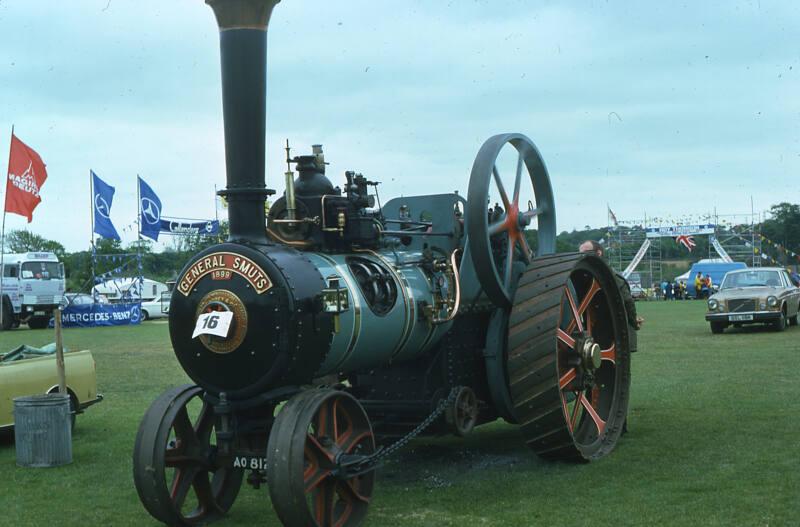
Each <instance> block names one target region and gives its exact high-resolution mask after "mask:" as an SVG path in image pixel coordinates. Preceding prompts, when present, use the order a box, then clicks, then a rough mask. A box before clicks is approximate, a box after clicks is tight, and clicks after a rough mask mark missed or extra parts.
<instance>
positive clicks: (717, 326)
mask: <svg viewBox="0 0 800 527" xmlns="http://www.w3.org/2000/svg"><path fill="white" fill-rule="evenodd" d="M723 331H725V324H724V323H723V322H711V333H713V334H714V335H719V334H720V333H722V332H723Z"/></svg>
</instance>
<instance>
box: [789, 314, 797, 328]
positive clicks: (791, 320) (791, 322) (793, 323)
mask: <svg viewBox="0 0 800 527" xmlns="http://www.w3.org/2000/svg"><path fill="white" fill-rule="evenodd" d="M789 325H790V326H796V325H797V315H795V316H793V317H789Z"/></svg>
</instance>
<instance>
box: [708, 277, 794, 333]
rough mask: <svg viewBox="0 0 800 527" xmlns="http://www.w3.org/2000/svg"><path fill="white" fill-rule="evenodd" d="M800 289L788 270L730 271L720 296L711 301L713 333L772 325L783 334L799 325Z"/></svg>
mask: <svg viewBox="0 0 800 527" xmlns="http://www.w3.org/2000/svg"><path fill="white" fill-rule="evenodd" d="M799 309H800V288H798V287H796V286H795V285H794V284H793V283H792V280H791V279H790V278H789V274H788V273H787V272H786V270H785V269H783V268H780V267H758V268H750V269H741V270H736V271H730V272H728V273H727V274H726V275H725V278H723V280H722V285H721V286H720V288H719V292H717V293H715V294H714V295H712V296H711V298H709V299H708V312H707V313H706V320H708V322H709V323H710V324H711V332H712V333H722V332H723V331H725V328H727V327H728V326H731V325H733V326H735V327H739V326H742V325H744V324H760V323H767V324H770V325H771V326H772V327H773V328H774V329H775V330H777V331H783V330H784V329H786V326H787V325H788V324H791V325H793V326H795V325H797V316H798V310H799Z"/></svg>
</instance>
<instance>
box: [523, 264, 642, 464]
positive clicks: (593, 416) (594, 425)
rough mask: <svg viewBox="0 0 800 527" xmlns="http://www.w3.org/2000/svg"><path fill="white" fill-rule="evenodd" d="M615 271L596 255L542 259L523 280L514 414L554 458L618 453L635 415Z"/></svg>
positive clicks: (531, 440) (528, 436)
mask: <svg viewBox="0 0 800 527" xmlns="http://www.w3.org/2000/svg"><path fill="white" fill-rule="evenodd" d="M627 331H628V329H627V324H626V321H625V316H624V305H623V300H622V297H621V295H620V292H619V289H618V287H617V284H616V280H615V277H614V275H613V272H612V271H611V269H609V267H608V266H607V265H606V264H605V263H604V262H603V261H602V260H601V259H600V258H597V257H596V256H592V255H588V254H566V255H553V256H549V257H544V258H537V259H536V260H534V262H533V264H532V265H531V266H530V267H528V269H527V270H526V271H525V273H524V274H523V276H522V277H521V278H520V281H519V286H518V288H517V291H516V295H515V298H514V306H513V308H512V311H511V318H510V320H509V325H508V375H509V382H510V387H511V397H512V400H513V402H514V413H515V415H516V417H517V419H518V421H519V424H520V425H521V429H522V432H523V435H524V436H525V440H526V442H527V443H528V445H529V446H530V447H531V448H532V449H533V450H534V451H536V453H537V454H539V455H541V456H543V457H546V458H551V459H569V460H592V459H598V458H600V457H603V456H604V455H606V454H608V453H609V452H611V450H613V448H614V446H615V444H616V442H617V440H618V439H619V436H620V433H621V431H622V426H623V423H624V422H625V417H626V415H627V411H628V396H629V387H630V352H629V348H628V344H627V342H628V337H627Z"/></svg>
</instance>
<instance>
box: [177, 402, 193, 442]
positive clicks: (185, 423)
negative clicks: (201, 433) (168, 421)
mask: <svg viewBox="0 0 800 527" xmlns="http://www.w3.org/2000/svg"><path fill="white" fill-rule="evenodd" d="M172 428H173V429H174V430H175V437H176V438H177V439H178V440H180V441H181V443H183V444H185V445H188V444H189V443H192V444H194V443H195V442H196V441H197V435H195V433H194V427H193V426H192V423H191V421H189V413H188V412H187V411H186V407H185V406H184V407H183V408H181V409H180V410H179V411H178V415H176V416H175V421H174V422H173V423H172Z"/></svg>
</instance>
